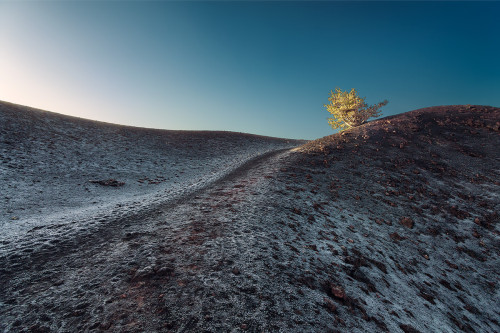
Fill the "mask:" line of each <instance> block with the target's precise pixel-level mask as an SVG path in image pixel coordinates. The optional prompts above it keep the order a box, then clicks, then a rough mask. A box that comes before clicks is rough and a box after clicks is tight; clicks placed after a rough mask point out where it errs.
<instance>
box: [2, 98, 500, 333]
mask: <svg viewBox="0 0 500 333" xmlns="http://www.w3.org/2000/svg"><path fill="white" fill-rule="evenodd" d="M499 127H500V109H499V108H493V107H487V106H442V107H433V108H426V109H421V110H416V111H412V112H408V113H405V114H401V115H397V116H392V117H387V118H384V119H380V120H377V121H373V122H370V123H368V124H365V125H363V126H361V127H359V128H355V129H352V130H349V131H346V132H344V133H342V134H335V135H332V136H328V137H325V138H321V139H319V140H315V141H312V142H308V143H306V144H304V145H302V146H300V147H297V148H295V149H293V150H289V149H286V150H282V148H283V146H279V147H278V148H275V150H272V151H271V150H268V151H266V152H265V153H261V154H259V155H255V157H254V158H251V159H246V160H244V161H243V163H241V164H239V165H238V166H236V167H235V168H233V169H231V170H230V171H228V172H227V173H225V174H224V175H221V176H220V177H219V178H217V179H215V180H214V181H213V182H210V183H206V184H204V185H203V186H200V187H198V188H196V189H195V190H193V191H189V192H187V193H186V194H185V195H183V196H177V197H176V199H175V200H168V198H167V197H161V198H159V199H158V202H155V203H154V204H149V203H148V204H146V205H145V206H144V208H142V209H137V210H136V209H134V208H133V207H129V208H128V210H127V212H128V213H127V214H121V213H116V214H114V215H113V214H111V215H108V216H107V217H105V218H102V220H99V221H100V222H99V227H98V228H97V227H96V228H95V229H92V228H89V229H88V230H90V231H86V232H83V231H82V230H80V229H68V231H67V232H66V233H58V230H60V229H64V227H61V226H58V225H52V226H49V227H48V228H46V229H47V230H48V231H47V232H44V233H40V234H39V237H38V236H37V235H38V233H39V231H40V230H45V229H43V228H42V229H37V230H35V231H32V232H30V233H29V234H30V235H34V236H33V237H34V239H35V240H36V241H34V240H32V241H28V240H27V239H20V241H19V242H18V243H16V244H13V243H9V242H4V243H2V244H3V248H0V269H1V272H0V273H1V274H0V276H1V278H0V279H1V281H0V295H1V296H0V297H1V298H0V301H1V302H2V307H1V310H0V315H1V317H2V318H5V319H4V320H3V321H2V323H0V328H1V329H3V330H5V331H27V332H28V331H39V332H43V331H46V332H49V331H59V332H65V331H110V332H146V331H147V332H165V331H167V332H168V331H172V332H200V331H204V332H227V331H232V332H244V331H249V332H262V331H266V332H267V331H268V332H384V331H388V332H406V333H407V332H457V331H464V332H476V331H482V332H495V331H499V330H500V323H499V322H498V319H497V318H498V317H499V315H500V310H499V308H498V302H497V300H498V296H499V287H498V283H499V269H498V267H500V262H499V254H500V246H499V245H500V244H499V229H498V221H499V216H498V210H499V208H500V207H499V206H500V200H499V195H500V190H499V189H500V183H499V181H498V179H500V177H499V170H500V167H499V161H500V151H499V150H498V148H497V147H498V146H499V144H500V137H499V134H500V131H499ZM7 132H8V130H7ZM2 133H5V130H4V132H2ZM138 149H140V148H138ZM4 153H5V150H4ZM71 156H73V155H71ZM124 156H126V155H124ZM195 156H196V155H195ZM126 165H127V163H125V162H124V163H123V168H125V166H126ZM193 174H196V172H194V173H193ZM125 186H126V185H125ZM105 188H106V189H109V188H108V187H105ZM121 189H123V187H121ZM127 207H128V206H127ZM116 210H117V211H118V212H119V211H120V207H118V208H116ZM76 223H77V224H78V223H83V222H78V221H77V222H76ZM49 231H50V232H49ZM95 231H98V232H95ZM51 233H53V234H55V235H57V236H56V237H51V236H50V235H51ZM35 236H36V237H35ZM37 237H38V238H37ZM40 242H41V243H40Z"/></svg>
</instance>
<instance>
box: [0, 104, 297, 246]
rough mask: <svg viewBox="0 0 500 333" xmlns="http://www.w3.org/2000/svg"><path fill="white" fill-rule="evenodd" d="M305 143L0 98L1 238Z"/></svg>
mask: <svg viewBox="0 0 500 333" xmlns="http://www.w3.org/2000/svg"><path fill="white" fill-rule="evenodd" d="M300 143H301V142H300V141H294V140H286V139H279V138H270V137H263V136H258V135H251V134H244V133H233V132H216V131H171V130H156V129H146V128H138V127H131V126H120V125H114V124H108V123H102V122H97V121H91V120H86V119H81V118H76V117H70V116H65V115H61V114H57V113H52V112H47V111H43V110H37V109H33V108H28V107H24V106H20V105H16V104H11V103H6V102H0V161H1V162H0V188H2V196H1V197H0V228H1V229H2V231H3V232H2V234H1V235H0V241H2V240H6V241H7V240H10V241H13V237H17V236H22V235H25V234H26V232H28V231H29V230H32V229H33V228H43V227H46V226H47V225H51V224H55V225H57V224H68V223H70V222H74V221H78V222H77V224H78V225H79V226H82V223H80V221H81V220H83V219H84V218H87V219H91V220H92V219H94V220H95V221H94V222H99V221H98V220H99V219H105V218H106V216H111V215H124V214H126V213H127V212H129V211H136V210H138V209H141V207H148V206H150V205H151V204H153V203H158V202H163V201H165V200H166V199H169V198H173V197H176V196H178V195H180V194H182V193H184V192H188V191H190V190H193V189H195V188H199V187H202V186H204V185H206V184H208V183H210V182H211V181H214V180H215V179H217V178H220V177H221V176H223V175H224V174H226V173H228V172H230V171H231V170H233V169H234V168H236V167H237V166H239V165H240V164H242V163H244V162H245V161H247V160H249V159H251V158H253V157H255V156H258V155H260V154H262V153H265V152H268V151H271V150H276V149H283V148H289V147H294V146H297V145H298V144H300ZM110 179H113V180H114V182H113V181H111V182H108V183H106V182H105V181H107V180H110ZM99 183H102V184H109V185H112V186H103V185H101V184H99ZM122 184H123V186H120V185H122ZM113 185H114V186H113ZM82 227H83V226H82Z"/></svg>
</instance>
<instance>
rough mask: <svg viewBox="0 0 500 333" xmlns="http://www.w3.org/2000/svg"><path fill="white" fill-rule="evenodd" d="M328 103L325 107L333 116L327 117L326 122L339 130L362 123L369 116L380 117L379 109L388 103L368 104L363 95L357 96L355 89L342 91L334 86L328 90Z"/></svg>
mask: <svg viewBox="0 0 500 333" xmlns="http://www.w3.org/2000/svg"><path fill="white" fill-rule="evenodd" d="M328 100H329V101H330V103H329V104H325V108H326V110H327V111H328V112H330V113H331V114H332V116H333V117H331V118H328V123H329V124H330V126H332V128H333V129H339V130H341V131H343V130H346V129H349V128H351V127H356V126H359V125H361V124H364V123H365V122H366V121H367V120H368V119H369V118H372V117H373V118H376V117H380V115H381V114H382V112H381V111H379V109H380V108H381V107H382V106H384V105H386V104H387V103H388V101H387V100H384V101H383V102H380V103H377V104H375V105H371V106H368V104H366V103H365V98H364V97H359V96H358V92H357V91H356V89H354V88H352V89H351V91H350V92H349V91H342V90H341V89H340V88H335V91H333V90H332V91H331V92H330V97H328Z"/></svg>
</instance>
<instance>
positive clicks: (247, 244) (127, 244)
mask: <svg viewBox="0 0 500 333" xmlns="http://www.w3.org/2000/svg"><path fill="white" fill-rule="evenodd" d="M288 154H290V153H289V152H288V151H283V150H279V151H275V152H271V153H267V154H264V155H262V156H259V157H258V158H255V159H253V160H251V161H249V162H247V163H246V164H245V165H243V166H241V167H240V168H238V169H237V170H235V171H234V172H233V173H231V174H230V175H228V176H227V177H224V178H223V179H221V180H219V181H217V182H216V183H214V184H212V185H211V186H209V187H208V188H205V189H202V190H199V191H197V192H195V193H191V194H186V195H184V196H183V197H181V198H178V199H176V200H175V201H173V202H167V203H165V204H164V205H161V206H160V207H155V208H152V209H150V210H148V211H143V212H141V213H139V214H136V215H131V216H129V217H125V218H120V219H118V220H112V221H102V222H101V224H100V226H99V227H97V228H96V229H87V230H86V232H84V233H82V234H79V235H71V236H68V237H62V238H59V239H50V237H47V239H41V240H39V242H41V244H39V246H38V247H36V248H34V249H33V247H32V246H17V248H16V251H15V252H14V253H10V254H8V255H6V256H4V257H2V258H0V260H1V262H0V267H2V278H1V280H2V281H1V283H0V285H1V287H0V288H1V289H0V294H1V295H2V296H1V297H2V300H1V302H2V310H1V312H2V313H1V316H2V318H4V319H3V320H2V324H1V326H0V327H1V329H2V330H3V331H33V332H34V331H38V332H42V331H47V332H49V331H60V332H66V331H67V332H75V331H87V330H110V331H116V332H118V331H120V332H124V331H131V332H132V331H134V332H135V331H148V332H153V331H165V329H173V330H176V331H178V330H180V331H182V330H192V329H195V328H196V330H198V329H200V328H202V327H205V326H206V327H207V328H212V329H215V330H218V329H223V330H231V329H233V328H235V327H239V326H241V327H242V328H243V329H245V328H246V327H248V325H250V322H251V321H252V320H257V319H255V318H254V319H251V318H247V317H246V316H243V315H244V314H245V313H246V312H247V311H250V309H253V310H255V308H256V307H257V308H258V307H261V305H258V303H259V302H258V299H259V298H258V296H257V293H258V289H259V288H261V287H262V283H261V282H260V281H257V280H258V279H260V278H261V277H259V276H257V275H256V276H255V277H254V278H251V276H250V275H248V274H252V273H251V272H250V271H249V270H248V267H246V266H248V264H250V263H252V265H254V264H255V262H256V260H255V259H256V257H258V256H262V252H261V251H262V249H261V248H259V246H260V247H261V246H262V244H261V241H262V240H267V239H268V238H269V237H270V235H268V234H266V233H265V232H263V231H260V232H259V229H261V228H262V226H258V225H256V223H255V222H259V221H258V218H257V219H256V218H255V217H258V216H259V215H261V214H260V213H261V212H262V211H263V210H266V209H268V207H267V205H270V204H271V205H272V203H270V202H267V200H266V197H265V193H266V192H267V191H268V190H269V182H270V180H271V179H272V177H273V174H274V173H275V172H276V170H277V169H278V168H279V167H280V163H281V162H280V161H281V160H282V159H283V158H284V157H285V156H287V155H288ZM266 177H268V178H266ZM250 202H251V205H250V204H249V203H250ZM30 245H33V244H30ZM256 246H257V247H256ZM252 269H256V267H253V268H252ZM259 269H260V268H259ZM254 273H256V272H254ZM255 279H257V280H255ZM235 289H236V290H240V291H241V290H243V294H246V293H249V295H250V296H243V295H242V294H238V293H236V294H235ZM248 297H250V299H248ZM248 302H250V303H251V304H250V305H249V304H247V303H248ZM252 304H253V305H252ZM231 309H232V310H231ZM252 312H253V311H252ZM257 312H258V313H259V316H262V315H264V314H263V313H261V312H262V311H257ZM264 312H265V311H264ZM262 319H263V318H259V319H258V320H259V321H262ZM200 320H202V321H203V320H204V321H206V324H203V323H201V322H200ZM241 327H240V328H241Z"/></svg>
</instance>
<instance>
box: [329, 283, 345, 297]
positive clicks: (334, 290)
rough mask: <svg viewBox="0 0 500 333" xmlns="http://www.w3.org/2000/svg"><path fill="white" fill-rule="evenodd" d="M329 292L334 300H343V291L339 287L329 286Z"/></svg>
mask: <svg viewBox="0 0 500 333" xmlns="http://www.w3.org/2000/svg"><path fill="white" fill-rule="evenodd" d="M330 291H331V292H332V294H333V296H335V297H336V298H339V299H343V298H344V297H345V292H344V289H342V287H340V286H337V285H334V284H330Z"/></svg>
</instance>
